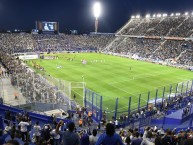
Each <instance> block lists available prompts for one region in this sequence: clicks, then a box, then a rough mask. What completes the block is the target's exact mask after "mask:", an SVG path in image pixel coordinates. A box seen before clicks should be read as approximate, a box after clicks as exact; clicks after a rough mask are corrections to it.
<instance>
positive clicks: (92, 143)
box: [89, 129, 98, 145]
mask: <svg viewBox="0 0 193 145" xmlns="http://www.w3.org/2000/svg"><path fill="white" fill-rule="evenodd" d="M96 135H97V130H96V129H93V131H92V135H90V136H89V142H90V145H95V143H96V142H97V140H98V137H97V136H96Z"/></svg>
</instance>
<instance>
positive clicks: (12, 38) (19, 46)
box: [0, 33, 114, 53]
mask: <svg viewBox="0 0 193 145" xmlns="http://www.w3.org/2000/svg"><path fill="white" fill-rule="evenodd" d="M113 38H114V35H65V34H59V35H48V34H27V33H20V34H12V33H11V34H9V33H3V34H0V40H1V41H0V46H1V48H2V49H3V50H4V51H6V52H8V53H24V52H34V51H35V52H38V51H40V52H48V50H49V51H97V50H99V49H102V48H104V47H105V46H106V45H107V44H108V43H109V42H110V41H112V39H113Z"/></svg>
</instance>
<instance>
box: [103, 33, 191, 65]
mask: <svg viewBox="0 0 193 145" xmlns="http://www.w3.org/2000/svg"><path fill="white" fill-rule="evenodd" d="M109 51H110V52H114V53H119V54H125V55H129V56H130V57H132V56H136V55H137V56H138V58H147V59H154V60H160V61H169V62H173V63H175V64H182V65H189V66H193V61H192V59H193V58H192V56H193V43H192V41H185V40H161V39H146V38H130V37H123V36H119V37H117V38H116V39H115V41H114V42H113V43H112V44H111V46H110V47H108V50H106V51H105V52H107V53H108V52H109Z"/></svg>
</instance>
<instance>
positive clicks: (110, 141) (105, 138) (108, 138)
mask: <svg viewBox="0 0 193 145" xmlns="http://www.w3.org/2000/svg"><path fill="white" fill-rule="evenodd" d="M95 145H124V144H123V142H122V140H121V137H120V136H119V135H118V134H116V133H115V127H114V124H112V123H108V124H107V125H106V132H105V133H103V134H101V135H100V137H99V139H98V141H97V143H96V144H95Z"/></svg>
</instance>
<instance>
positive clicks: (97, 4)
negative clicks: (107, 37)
mask: <svg viewBox="0 0 193 145" xmlns="http://www.w3.org/2000/svg"><path fill="white" fill-rule="evenodd" d="M93 13H94V17H95V33H97V32H98V18H99V16H100V15H101V3H100V2H99V1H96V2H95V3H94V5H93Z"/></svg>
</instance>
